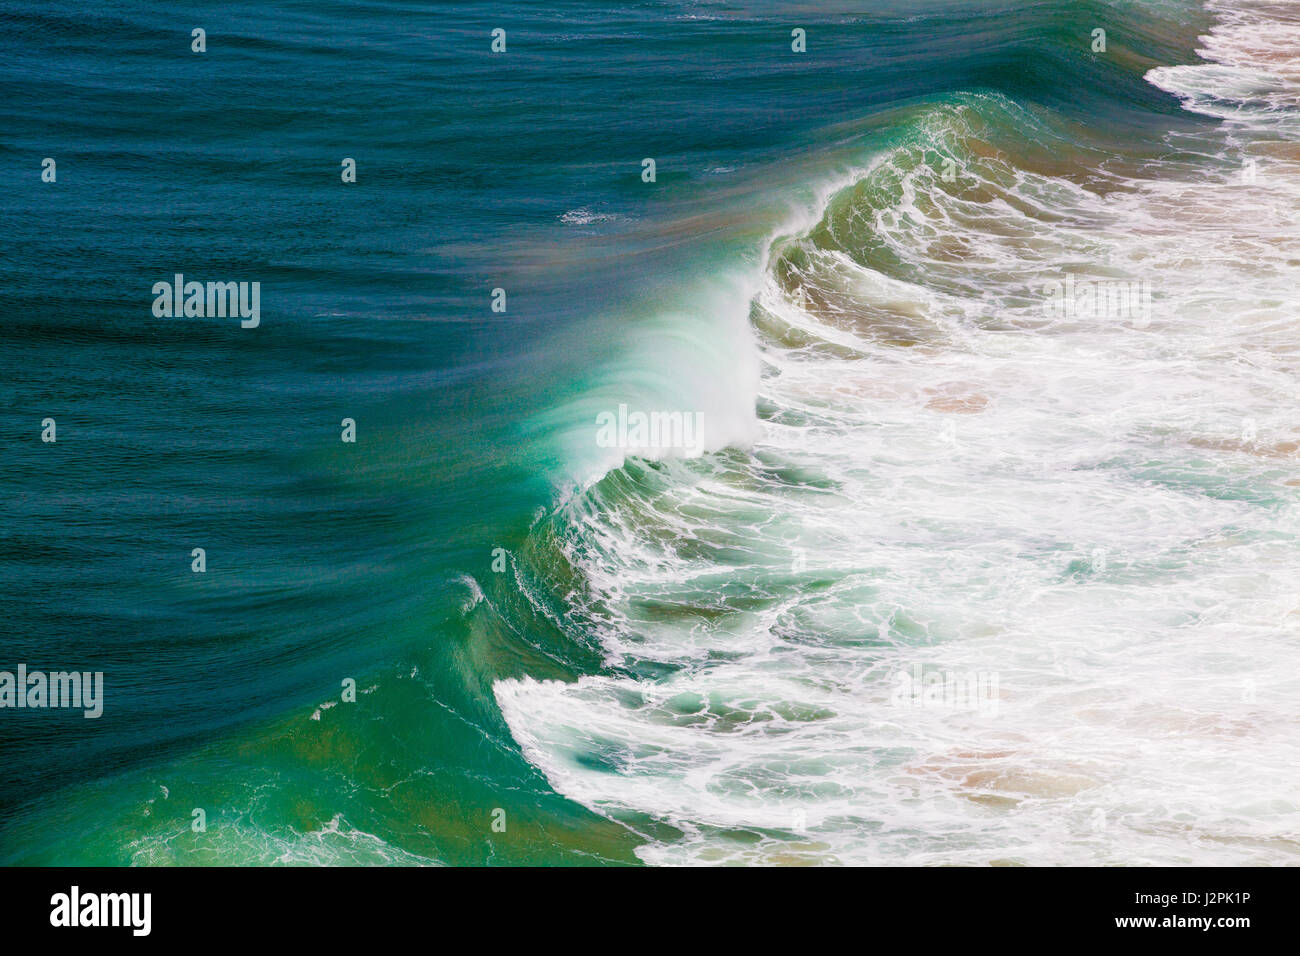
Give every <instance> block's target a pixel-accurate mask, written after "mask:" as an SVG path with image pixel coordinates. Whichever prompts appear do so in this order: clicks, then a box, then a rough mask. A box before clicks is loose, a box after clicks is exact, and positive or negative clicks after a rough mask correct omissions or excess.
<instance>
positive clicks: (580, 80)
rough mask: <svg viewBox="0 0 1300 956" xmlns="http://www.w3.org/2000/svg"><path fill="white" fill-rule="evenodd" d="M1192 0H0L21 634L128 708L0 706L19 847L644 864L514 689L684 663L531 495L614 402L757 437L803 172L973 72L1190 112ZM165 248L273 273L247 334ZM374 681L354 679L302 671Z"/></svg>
mask: <svg viewBox="0 0 1300 956" xmlns="http://www.w3.org/2000/svg"><path fill="white" fill-rule="evenodd" d="M1098 23H1102V24H1105V25H1107V26H1108V27H1109V33H1110V36H1111V46H1110V52H1109V54H1108V55H1105V56H1099V55H1096V54H1093V53H1092V52H1091V51H1090V50H1089V42H1090V41H1089V32H1090V30H1091V29H1092V28H1093V26H1094V25H1095V24H1098ZM1204 23H1205V19H1204V16H1203V14H1201V12H1200V11H1199V10H1196V9H1194V8H1192V7H1191V6H1190V5H1185V4H1170V5H1168V6H1152V5H1146V6H1141V5H1136V4H1118V5H1111V4H1104V3H1096V2H1029V3H1011V2H957V3H953V2H925V3H921V2H907V3H878V2H872V3H856V4H849V3H838V2H836V3H818V4H766V3H747V2H685V0H681V2H641V3H632V4H623V5H619V6H618V7H617V8H611V7H609V6H607V5H598V4H592V3H579V2H567V0H566V2H559V3H552V4H545V5H541V4H537V5H533V4H529V5H510V6H504V5H501V4H493V3H473V2H448V3H401V2H340V3H333V4H327V5H321V4H318V3H308V2H287V3H281V4H276V5H274V6H273V7H270V6H267V5H265V4H251V3H248V4H245V3H185V2H180V3H170V4H166V5H164V6H159V5H157V4H147V3H139V2H129V0H128V2H122V3H115V4H112V5H108V4H104V5H95V4H92V5H90V6H89V7H87V6H86V5H84V4H72V3H65V2H62V0H40V2H23V0H9V2H6V3H5V4H4V5H3V7H2V8H0V162H2V163H3V165H4V168H5V170H6V176H5V187H4V189H3V190H0V239H2V240H3V248H4V250H5V254H4V256H3V257H2V258H0V322H2V323H3V327H4V333H3V336H2V337H0V369H2V370H3V375H2V376H0V398H2V401H0V407H2V408H3V412H2V413H0V437H2V438H3V443H4V444H3V448H4V451H3V455H2V456H0V487H2V488H3V498H2V499H0V502H2V503H0V593H3V597H4V611H5V613H4V620H3V624H2V627H3V642H2V644H0V647H3V654H0V658H2V659H0V667H3V668H10V669H12V667H14V666H16V665H17V663H19V662H25V663H26V664H27V665H28V667H29V668H32V669H37V668H43V669H48V670H56V669H68V668H77V669H83V670H102V671H103V672H104V673H105V682H106V699H105V713H104V716H103V717H102V718H101V719H98V720H94V721H90V720H84V719H83V718H82V717H81V715H80V713H79V712H44V713H34V712H15V711H6V712H4V713H3V714H0V752H2V753H3V759H2V760H0V860H3V861H4V862H6V863H37V864H51V863H92V864H127V863H146V864H147V863H163V862H180V863H271V862H322V863H341V862H365V863H371V862H419V861H437V862H446V863H473V864H482V863H582V862H612V863H632V862H636V861H637V860H638V857H637V855H636V853H635V851H636V849H637V848H638V847H640V846H643V845H645V844H646V843H647V841H652V840H666V841H670V842H671V840H672V839H673V836H674V833H675V832H678V831H677V830H675V829H674V827H673V826H672V825H670V824H668V823H665V822H663V821H662V820H656V819H654V815H653V814H650V815H648V816H645V817H638V818H636V819H632V818H628V817H611V816H606V815H602V814H599V813H596V812H593V811H592V810H591V809H590V808H589V806H584V805H583V804H582V803H581V802H578V801H575V800H571V799H569V798H568V797H567V796H562V795H560V794H558V793H557V792H556V791H555V790H554V789H553V783H552V781H551V780H550V779H548V776H547V775H546V774H545V773H543V771H542V770H540V769H539V768H538V767H537V766H536V765H535V764H534V762H532V761H530V760H529V759H527V758H526V757H525V754H524V752H523V751H521V745H520V743H519V742H518V740H517V739H516V736H515V735H513V734H512V732H511V727H510V726H509V725H508V724H507V721H506V719H505V718H504V717H503V715H502V712H501V709H500V706H499V704H498V700H497V698H496V696H495V695H494V691H493V687H494V684H495V683H496V682H498V681H501V680H506V679H519V678H524V677H530V678H534V679H537V680H544V679H548V678H550V679H559V680H562V681H573V680H576V679H577V678H578V677H580V676H581V675H600V674H616V675H625V676H627V675H631V676H639V677H642V678H646V679H653V678H654V675H655V672H656V671H655V667H656V666H658V667H660V668H662V669H663V670H664V671H665V672H668V671H671V670H672V669H673V667H674V665H672V664H671V663H669V662H661V663H660V664H659V665H651V664H647V663H644V662H643V663H642V664H640V665H635V666H633V665H629V664H628V663H627V662H626V661H623V662H619V661H618V660H616V659H613V658H611V655H610V653H609V652H608V649H607V647H605V646H603V645H602V632H601V627H600V623H601V622H600V621H599V620H595V619H593V620H587V619H585V618H584V617H583V616H582V615H581V614H575V613H574V607H575V604H574V601H573V593H574V591H575V590H582V589H583V588H584V587H585V586H586V585H585V584H584V583H583V582H581V581H580V580H579V578H580V573H579V571H578V570H577V562H576V561H574V562H569V561H567V560H566V555H567V557H568V558H573V557H574V556H573V555H572V554H570V553H569V552H567V551H566V550H565V548H564V547H562V546H561V545H559V544H555V543H554V542H548V540H547V535H548V534H554V535H556V536H557V537H560V538H562V537H563V534H564V532H563V529H559V530H553V531H551V532H548V531H547V530H546V529H547V526H546V524H545V523H543V524H541V525H539V524H537V519H538V516H539V515H546V514H548V513H550V511H551V509H553V508H554V507H555V506H556V503H557V502H559V501H563V500H566V496H567V495H569V494H570V493H571V492H572V491H573V489H574V488H575V487H577V486H580V485H582V484H583V483H584V482H588V481H590V480H591V479H593V478H595V477H598V476H599V475H600V474H601V473H602V472H603V471H604V470H605V469H606V468H608V467H610V464H611V463H610V462H607V461H604V460H603V459H602V457H601V452H600V451H599V450H598V449H596V448H594V447H592V446H591V444H590V442H589V441H588V443H587V444H586V445H584V444H583V443H582V436H583V435H584V434H585V432H584V431H583V429H589V425H590V421H591V416H592V414H593V413H594V412H595V411H597V410H599V409H603V408H612V407H615V406H616V405H617V403H618V402H619V401H621V400H627V399H628V398H631V399H633V400H640V401H641V402H642V403H650V404H652V405H654V404H655V403H658V404H659V405H662V406H664V407H668V406H671V407H685V408H704V409H705V410H706V412H707V414H709V416H710V421H711V422H713V423H716V424H717V426H718V428H719V429H720V431H716V432H714V434H713V441H712V445H713V446H714V449H711V450H715V449H717V448H721V447H724V446H732V447H740V446H742V445H743V440H742V438H741V437H738V436H743V434H744V432H745V429H746V428H747V427H749V426H748V424H747V421H748V420H751V419H753V418H754V415H755V408H756V405H755V397H754V392H753V384H752V379H753V378H754V377H756V375H757V372H756V371H755V368H754V366H753V362H752V360H751V359H745V358H744V356H745V355H747V354H748V353H747V352H746V351H745V349H744V348H741V347H740V346H738V345H737V344H736V343H737V341H738V339H737V330H738V329H740V330H742V332H743V328H744V326H745V322H746V320H747V317H748V311H749V305H748V302H747V300H746V298H745V294H744V292H743V291H734V298H733V299H730V300H729V299H728V296H731V295H732V294H733V290H743V286H744V282H743V281H742V280H741V279H736V281H735V284H734V285H731V284H729V282H730V279H729V277H731V276H744V275H747V274H750V273H754V272H756V271H758V270H760V269H761V267H762V265H763V257H764V254H765V248H766V245H765V244H766V241H767V239H768V237H770V236H771V235H772V233H773V230H774V229H776V228H777V227H779V226H780V224H781V223H782V222H783V221H785V219H786V218H788V216H789V214H790V210H791V209H792V208H799V207H801V206H802V205H806V204H807V203H808V202H809V201H810V198H811V197H812V196H814V194H815V193H816V190H817V189H818V188H820V187H821V184H822V183H824V182H825V181H827V179H828V177H833V176H834V175H836V174H840V173H842V172H843V171H844V170H846V169H849V168H852V167H854V166H855V165H859V164H863V163H865V162H867V161H868V160H869V158H870V157H871V156H874V155H878V154H881V153H882V152H885V151H888V150H889V149H891V148H895V147H896V146H898V144H899V143H902V142H904V141H905V140H906V138H907V137H908V136H910V135H912V134H913V132H914V131H915V129H916V128H918V127H917V124H918V123H920V122H921V120H922V119H923V118H924V117H926V116H930V115H932V111H933V110H935V109H942V108H945V107H946V106H952V105H954V104H962V103H971V102H976V103H977V104H978V103H979V102H981V101H979V100H971V99H970V97H972V96H974V97H979V96H986V97H992V98H993V99H992V100H989V101H988V102H989V103H991V104H993V105H989V106H988V107H987V109H985V107H984V106H977V112H980V111H983V112H980V119H979V122H978V123H977V124H976V125H975V126H974V127H972V128H971V130H970V131H969V135H970V137H971V138H972V139H978V140H981V141H983V142H990V143H994V144H995V145H996V148H997V149H998V150H1002V151H1004V152H1011V153H1012V155H1013V156H1022V157H1023V158H1024V163H1026V164H1029V165H1030V166H1033V167H1034V168H1037V169H1039V170H1047V169H1048V168H1049V167H1053V164H1057V167H1054V168H1055V171H1056V172H1057V173H1059V174H1060V175H1061V176H1062V177H1064V178H1066V179H1069V180H1071V181H1076V182H1086V181H1087V180H1088V178H1089V176H1090V175H1094V173H1095V172H1096V171H1097V170H1100V169H1103V168H1104V167H1105V165H1106V164H1107V163H1116V164H1119V165H1125V164H1127V165H1129V166H1131V167H1134V168H1136V167H1138V166H1140V165H1141V164H1142V163H1144V162H1147V161H1152V160H1154V159H1155V158H1164V159H1168V158H1169V155H1170V152H1171V147H1170V146H1169V145H1168V141H1167V139H1166V138H1165V137H1166V135H1167V133H1168V132H1169V131H1170V130H1182V131H1184V132H1186V133H1187V134H1188V135H1192V134H1194V133H1195V132H1196V131H1197V130H1199V129H1201V128H1202V127H1203V126H1206V125H1208V121H1206V120H1205V118H1204V117H1198V116H1195V115H1193V114H1190V113H1188V112H1186V111H1184V110H1182V109H1181V108H1180V105H1179V102H1178V100H1177V99H1176V98H1175V97H1173V96H1171V95H1169V94H1168V93H1165V92H1163V91H1162V90H1160V89H1158V88H1156V87H1155V86H1153V85H1152V84H1150V83H1147V82H1146V81H1145V80H1144V79H1143V74H1144V73H1145V72H1146V70H1148V69H1150V68H1152V67H1156V66H1160V65H1164V64H1173V63H1181V62H1187V61H1189V60H1190V59H1192V47H1193V45H1194V44H1193V40H1194V37H1195V36H1196V33H1197V32H1198V30H1200V29H1203V28H1204ZM194 27H202V28H204V29H205V30H206V31H207V51H206V52H205V53H201V54H200V53H193V52H191V50H190V30H191V29H192V28H194ZM496 27H501V28H504V29H505V30H506V31H507V38H508V39H507V51H506V52H505V53H503V54H493V53H492V52H491V50H490V43H491V37H490V33H491V31H492V29H493V28H496ZM794 27H802V28H805V29H806V30H807V33H808V50H807V52H806V53H802V54H797V53H793V52H792V51H791V48H790V30H791V29H792V28H794ZM998 104H1001V105H998ZM1007 104H1012V105H1011V106H1009V105H1007ZM1013 107H1014V108H1013ZM1015 109H1020V110H1024V111H1027V112H1026V113H1025V114H1024V115H1025V116H1032V117H1033V118H1034V123H1037V124H1041V125H1040V126H1037V127H1031V126H1030V124H1029V123H1028V122H1022V119H1023V118H1020V119H1018V118H1017V115H1016V114H1015V112H1014V110H1015ZM1045 130H1050V138H1049V139H1048V140H1047V141H1044V140H1043V139H1039V138H1037V137H1039V135H1040V133H1041V135H1042V136H1044V137H1047V136H1048V133H1046V132H1042V131H1045ZM44 157H53V158H54V159H55V160H56V161H57V182H55V183H45V182H42V180H41V176H40V171H41V161H42V159H43V158H44ZM344 157H351V158H354V159H355V160H356V164H357V181H356V182H355V183H354V184H344V183H342V182H341V181H340V162H341V161H342V160H343V158H344ZM645 157H653V158H654V159H655V161H656V164H657V177H656V182H654V183H646V182H643V181H642V177H641V171H642V167H641V161H642V159H643V158H645ZM1035 164H1036V165H1035ZM177 272H183V273H184V274H185V275H186V276H187V277H188V278H193V279H199V280H222V281H258V282H260V283H261V310H262V311H261V324H260V326H259V327H258V328H256V329H241V328H240V327H239V323H238V322H237V321H235V320H231V319H220V318H170V319H167V318H156V317H154V316H153V314H152V313H151V305H152V303H153V295H152V294H151V291H150V290H151V287H152V286H153V284H154V283H155V282H157V281H160V280H169V279H170V278H171V276H172V275H173V274H174V273H177ZM495 288H504V289H505V290H506V291H507V310H506V311H505V312H504V313H500V312H493V311H492V309H491V296H492V290H493V289H495ZM719 303H721V304H719ZM736 316H739V319H738V320H737V319H736ZM747 361H748V362H749V363H750V364H749V365H746V362H747ZM759 411H760V412H761V411H762V409H761V408H760V409H759ZM47 417H49V418H53V419H55V420H56V422H57V429H58V431H57V442H56V443H54V444H48V443H43V442H42V441H41V440H40V432H41V421H42V419H44V418H47ZM344 418H353V419H355V420H356V423H357V435H358V437H357V441H356V443H355V444H346V443H343V442H342V441H340V422H341V420H342V419H344ZM733 439H734V440H733ZM614 463H615V464H616V463H617V462H614ZM618 480H627V481H629V482H631V483H632V484H633V485H637V484H638V483H640V482H641V480H640V479H638V478H637V477H636V472H635V471H633V472H629V473H628V474H627V475H626V476H624V477H623V478H620V479H618ZM645 480H646V481H652V480H654V479H653V477H652V476H650V477H647V478H646V479H645ZM596 510H597V512H599V510H600V509H599V508H598V509H596ZM196 547H202V548H204V549H206V552H207V571H206V573H204V574H195V573H192V572H191V570H190V560H191V559H190V553H191V549H193V548H196ZM495 548H504V549H506V550H507V551H508V552H509V557H510V564H509V566H510V569H511V571H510V573H508V574H494V573H493V570H492V567H491V565H492V561H493V550H494V549H495ZM597 617H598V615H597ZM615 657H617V655H615ZM345 678H353V679H355V680H356V681H357V684H358V687H359V688H360V689H361V691H362V693H361V694H360V695H359V697H358V700H357V702H356V703H340V704H337V706H333V707H326V708H325V709H323V710H320V709H318V708H320V707H321V705H322V704H326V703H328V702H331V701H337V700H338V698H339V693H340V683H341V681H342V680H344V679H345ZM313 716H315V719H313ZM606 758H607V760H608V769H609V772H610V773H613V774H617V773H618V772H619V771H618V769H617V768H618V766H619V758H618V756H617V754H614V755H608V754H607V755H606ZM591 759H595V758H591ZM194 808H203V809H204V810H205V813H206V816H207V820H208V829H207V832H206V833H196V832H194V831H193V830H192V829H191V826H190V824H191V818H192V811H193V809H194ZM497 808H500V809H502V810H504V811H505V819H507V820H508V821H509V823H508V829H507V830H506V832H505V833H501V832H495V831H494V830H493V829H492V827H491V822H492V819H493V816H492V815H493V811H494V810H495V809H497Z"/></svg>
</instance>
